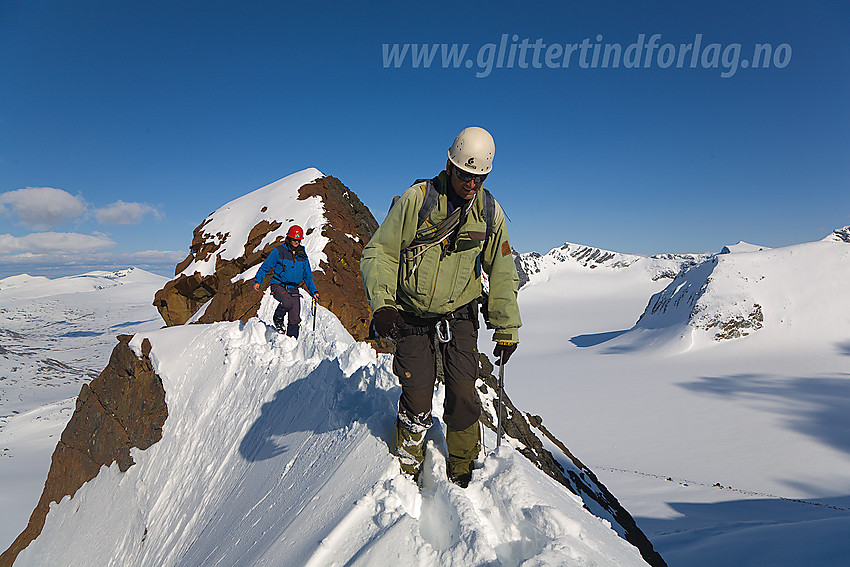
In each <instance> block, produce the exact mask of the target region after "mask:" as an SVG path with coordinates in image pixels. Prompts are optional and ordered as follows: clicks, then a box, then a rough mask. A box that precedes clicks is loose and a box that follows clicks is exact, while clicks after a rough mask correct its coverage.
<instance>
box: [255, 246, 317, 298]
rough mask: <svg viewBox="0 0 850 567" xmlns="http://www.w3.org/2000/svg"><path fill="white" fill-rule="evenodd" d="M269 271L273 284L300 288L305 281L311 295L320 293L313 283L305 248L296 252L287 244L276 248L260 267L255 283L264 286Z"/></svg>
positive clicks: (300, 248)
mask: <svg viewBox="0 0 850 567" xmlns="http://www.w3.org/2000/svg"><path fill="white" fill-rule="evenodd" d="M269 270H272V284H278V285H283V286H287V287H289V286H294V287H298V286H299V285H301V282H302V281H303V282H304V283H305V284H306V285H307V291H309V292H310V295H316V294H317V293H319V292H318V290H317V289H316V285H315V284H314V283H313V271H312V270H311V269H310V260H309V259H308V258H307V252H306V251H305V250H304V247H303V246H299V247H298V248H296V249H295V250H294V251H293V250H292V249H290V248H289V246H287V245H286V244H281V245H280V246H278V247H276V248H275V249H274V250H272V251H271V253H270V254H269V256H268V258H266V260H265V261H264V262H263V265H262V266H260V270H259V271H258V272H257V275H256V276H254V282H255V283H258V284H260V285H263V280H264V279H266V274H267V273H268V271H269Z"/></svg>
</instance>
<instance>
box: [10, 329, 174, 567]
mask: <svg viewBox="0 0 850 567" xmlns="http://www.w3.org/2000/svg"><path fill="white" fill-rule="evenodd" d="M130 339H131V337H130V336H129V335H121V336H120V337H118V341H119V342H118V345H117V346H116V347H115V349H113V351H112V355H111V356H110V359H109V364H108V365H107V366H106V368H105V369H104V370H103V372H101V373H100V376H98V377H97V378H95V379H94V380H92V382H91V383H90V384H86V385H84V386H83V387H82V389H81V390H80V395H79V397H78V398H77V406H76V409H75V411H74V414H73V415H72V416H71V419H70V421H69V422H68V424H67V425H66V426H65V430H64V431H63V432H62V437H61V439H60V440H59V443H58V444H57V445H56V449H55V450H54V451H53V457H52V460H51V464H50V471H49V472H48V474H47V481H46V482H45V483H44V491H43V492H42V494H41V498H40V499H39V501H38V505H37V506H36V508H35V510H34V511H33V513H32V515H31V516H30V519H29V523H28V524H27V527H26V529H24V531H23V532H22V533H21V534H20V535H19V536H18V537H17V539H15V541H14V542H13V543H12V545H11V546H10V547H9V549H7V550H6V551H5V552H3V554H2V555H0V567H7V566H10V565H12V563H13V562H14V560H15V558H16V557H17V556H18V554H19V553H20V552H21V551H22V550H23V549H24V548H26V547H27V546H28V545H29V544H30V542H32V540H34V539H35V538H36V537H37V536H38V534H39V533H41V530H42V528H43V527H44V520H45V518H46V517H47V511H48V508H49V506H50V503H51V502H59V501H61V500H62V498H64V497H65V496H71V497H73V496H74V494H76V492H77V490H79V488H80V487H81V486H82V485H83V484H84V483H86V482H88V481H89V480H91V479H93V478H94V477H95V476H97V474H98V472H99V471H100V468H101V467H102V466H104V465H106V466H109V465H110V464H112V463H113V462H117V463H118V468H119V469H120V470H121V471H122V472H123V471H126V470H127V469H128V468H130V466H132V465H133V459H132V457H131V456H130V448H131V447H138V448H139V449H147V448H148V447H150V446H151V445H153V444H154V443H156V442H157V441H159V440H160V439H161V438H162V426H163V425H164V424H165V419H166V417H167V416H168V408H167V407H166V405H165V390H163V387H162V380H160V378H159V376H157V375H156V373H155V372H154V371H153V367H152V366H151V361H150V359H149V358H148V355H149V354H150V349H151V345H150V343H149V342H148V340H147V339H145V341H144V342H143V343H142V353H143V354H142V357H141V358H137V357H136V355H135V354H134V353H133V351H132V350H131V349H130V347H129V346H128V343H129V341H130Z"/></svg>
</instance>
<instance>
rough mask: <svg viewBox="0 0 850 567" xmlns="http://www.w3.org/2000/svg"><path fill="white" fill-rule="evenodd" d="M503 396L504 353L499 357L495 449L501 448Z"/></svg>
mask: <svg viewBox="0 0 850 567" xmlns="http://www.w3.org/2000/svg"><path fill="white" fill-rule="evenodd" d="M504 395H505V353H504V352H502V353H501V354H500V355H499V417H498V420H497V421H498V425H497V429H496V449H498V448H499V447H501V446H502V407H503V406H504V403H503V402H502V397H503V396H504Z"/></svg>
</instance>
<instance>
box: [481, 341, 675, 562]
mask: <svg viewBox="0 0 850 567" xmlns="http://www.w3.org/2000/svg"><path fill="white" fill-rule="evenodd" d="M478 362H479V364H478V378H479V381H478V389H479V393H480V396H479V397H480V399H481V402H482V409H483V411H482V413H481V423H482V424H483V425H484V426H485V427H488V428H489V429H491V430H493V431H496V430H497V424H498V391H499V382H498V378H496V377H495V376H494V375H493V371H494V368H493V364H492V363H491V362H490V360H489V359H488V358H487V356H486V355H484V354H483V353H479V355H478ZM502 412H503V413H502V427H503V429H502V431H503V435H504V437H505V438H506V439H507V438H511V439H512V440H514V441H516V442H517V443H518V444H519V445H520V447H518V450H519V452H520V453H522V454H523V455H524V456H525V457H526V458H527V459H528V460H530V461H531V462H532V463H534V464H535V465H536V466H537V468H539V469H540V470H542V471H543V472H545V473H546V474H547V475H549V476H550V477H552V478H553V479H555V480H556V481H557V482H559V483H560V484H562V485H563V486H565V487H566V488H567V489H568V490H569V491H570V492H572V493H573V494H575V495H577V496H578V497H580V498H581V499H582V501H583V502H584V506H585V508H587V509H589V510H592V513H594V514H596V515H597V516H600V515H601V516H602V517H605V516H607V518H605V519H607V520H609V521H610V522H612V524H618V525H619V526H620V528H621V529H622V531H623V532H624V533H623V537H624V539H625V540H626V541H628V542H629V543H631V544H632V545H633V546H635V547H636V548H637V549H638V551H639V552H640V554H641V557H643V559H644V561H646V562H647V563H648V564H649V565H653V566H654V567H666V565H667V563H666V562H665V561H664V559H663V558H662V557H661V555H660V554H659V553H658V552H657V551H655V549H654V548H653V546H652V542H651V541H649V538H647V537H646V534H644V533H643V532H642V531H641V529H640V528H639V527H638V526H637V524H636V523H635V520H634V518H632V516H631V514H629V512H628V511H627V510H626V509H625V508H623V506H622V505H621V504H620V503H619V502H618V501H617V499H616V498H615V497H614V495H613V494H611V492H610V491H609V490H608V489H607V488H605V486H604V485H603V484H602V483H601V482H600V481H599V479H598V478H596V475H595V474H593V471H591V470H590V469H589V468H587V467H586V466H585V465H584V464H583V463H582V462H581V461H580V460H578V459H577V458H576V457H575V456H574V455H573V454H572V453H571V452H570V450H569V449H568V448H567V447H566V445H564V443H562V442H561V441H560V440H558V439H557V438H556V437H555V436H554V435H552V433H550V432H549V430H548V429H546V427H544V426H543V420H542V418H540V416H534V415H530V414H526V413H524V412H522V411H520V410H518V409H517V408H516V407H515V406H514V405H513V403H512V402H511V399H510V397H508V395H507V393H505V394H504V408H503V409H502ZM533 429H536V430H537V431H539V432H540V433H541V434H542V435H543V437H545V438H546V439H548V440H549V441H550V442H551V443H552V444H553V445H555V446H556V447H558V449H559V450H560V451H561V453H562V455H563V457H564V460H563V464H562V462H559V461H558V460H557V459H556V458H555V456H554V455H553V454H552V453H551V452H550V451H549V450H547V449H546V448H545V447H544V446H543V441H542V440H541V439H540V437H538V435H537V434H536V433H535V432H534V431H533ZM505 442H506V443H507V442H508V441H507V440H506V441H505ZM515 445H516V444H514V446H515ZM600 510H601V512H600ZM617 531H620V530H617Z"/></svg>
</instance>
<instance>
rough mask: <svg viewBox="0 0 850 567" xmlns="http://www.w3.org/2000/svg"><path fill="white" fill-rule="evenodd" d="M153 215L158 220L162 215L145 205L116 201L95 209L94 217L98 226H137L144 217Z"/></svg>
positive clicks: (157, 210)
mask: <svg viewBox="0 0 850 567" xmlns="http://www.w3.org/2000/svg"><path fill="white" fill-rule="evenodd" d="M147 214H150V215H153V216H154V218H156V219H159V218H161V217H162V213H161V212H160V211H159V209H157V208H156V207H154V206H152V205H148V204H147V203H125V202H124V201H121V200H118V201H115V202H114V203H112V204H110V205H107V206H105V207H103V208H100V209H96V210H95V211H94V216H95V218H96V219H97V222H99V223H100V224H112V225H118V224H139V223H140V222H142V219H143V218H144V216H145V215H147Z"/></svg>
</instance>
